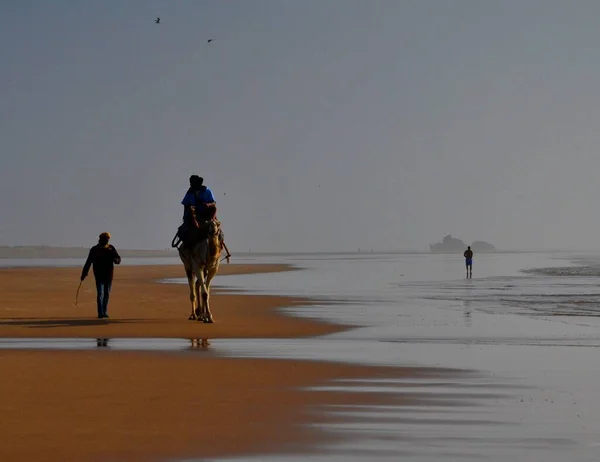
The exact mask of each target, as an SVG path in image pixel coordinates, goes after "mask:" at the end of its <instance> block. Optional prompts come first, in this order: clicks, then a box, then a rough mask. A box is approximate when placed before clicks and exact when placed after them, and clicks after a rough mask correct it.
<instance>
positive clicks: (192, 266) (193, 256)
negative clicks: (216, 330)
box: [178, 220, 222, 323]
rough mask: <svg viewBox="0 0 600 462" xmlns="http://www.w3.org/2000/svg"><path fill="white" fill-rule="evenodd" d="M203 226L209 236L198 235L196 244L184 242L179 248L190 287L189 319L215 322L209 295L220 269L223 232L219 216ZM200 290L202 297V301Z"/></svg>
mask: <svg viewBox="0 0 600 462" xmlns="http://www.w3.org/2000/svg"><path fill="white" fill-rule="evenodd" d="M202 230H203V231H204V230H206V233H203V234H205V235H206V237H202V238H199V239H195V240H194V242H195V243H193V244H189V245H181V246H179V248H178V250H179V258H181V261H182V262H183V266H184V267H185V275H186V276H187V280H188V286H189V288H190V302H191V303H192V314H190V317H189V318H188V319H190V320H194V319H197V320H198V321H202V322H205V323H212V322H214V321H213V317H212V313H211V312H210V308H209V300H208V299H209V291H210V283H211V281H212V278H213V277H215V275H216V274H217V271H218V270H219V257H220V256H221V236H222V234H221V227H220V223H219V222H218V221H217V220H210V221H208V222H206V223H203V226H202ZM200 291H201V300H200V301H198V293H199V292H200Z"/></svg>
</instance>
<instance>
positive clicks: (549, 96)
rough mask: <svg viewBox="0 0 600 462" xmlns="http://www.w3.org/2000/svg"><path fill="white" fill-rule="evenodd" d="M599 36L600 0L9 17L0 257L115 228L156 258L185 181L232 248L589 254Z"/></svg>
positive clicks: (102, 10)
mask: <svg viewBox="0 0 600 462" xmlns="http://www.w3.org/2000/svg"><path fill="white" fill-rule="evenodd" d="M156 16H160V17H161V18H162V22H161V24H160V25H156V24H154V22H153V21H154V18H155V17H156ZM599 17H600V2H597V1H572V2H566V1H555V0H539V1H527V0H519V1H517V0H505V1H491V0H490V1H487V0H484V1H479V0H472V1H459V0H455V1H450V0H448V1H446V0H439V1H434V0H413V1H400V0H394V1H392V0H390V1H378V0H368V1H367V0H362V1H354V0H303V1H300V0H298V1H289V0H273V1H254V0H238V1H217V0H214V1H200V0H189V1H158V0H136V1H134V0H103V1H101V2H100V1H92V0H87V1H85V0H77V1H76V0H71V1H66V0H56V1H52V2H50V1H34V0H6V1H4V2H0V18H1V19H2V26H1V27H0V62H1V63H2V66H1V67H0V79H1V80H0V103H1V107H2V111H0V142H1V150H0V152H1V158H0V159H1V165H2V168H1V169H0V194H1V197H2V201H1V205H0V244H8V245H15V244H48V245H89V244H93V243H94V241H95V239H96V236H97V234H98V233H99V232H100V231H104V230H108V231H110V232H111V233H112V234H113V241H114V243H115V245H116V246H118V247H122V248H125V247H128V248H165V247H168V246H169V244H170V241H171V238H172V236H173V234H174V232H175V230H176V228H177V226H178V225H179V222H180V218H181V212H182V207H181V205H180V201H181V199H182V197H183V194H184V193H185V190H186V188H187V186H188V177H189V176H190V175H191V174H193V173H195V174H199V175H201V176H203V177H204V178H205V180H206V183H207V184H208V186H210V187H211V188H212V190H213V192H214V193H215V196H216V198H217V202H218V206H219V215H220V217H221V219H222V221H223V226H224V230H225V233H226V236H227V240H228V245H229V246H230V248H231V250H232V251H236V250H237V251H247V250H248V249H252V250H253V251H269V250H272V251H286V250H290V251H323V250H356V249H357V248H359V247H360V248H364V249H369V248H374V249H406V250H427V249H428V244H429V243H433V242H436V241H438V240H440V239H441V237H442V236H443V235H444V234H447V233H452V234H453V235H455V236H457V237H460V238H462V239H463V240H465V241H468V242H471V241H472V240H475V239H484V240H488V241H491V242H493V243H494V244H496V246H497V247H501V248H532V247H535V248H582V247H585V246H592V247H594V248H600V238H599V237H598V236H600V219H599V218H598V214H597V213H596V209H597V205H596V204H597V202H598V198H599V197H600V182H599V181H598V178H597V177H598V172H600V154H599V152H598V150H599V147H600V104H599V103H600V92H599V87H600V84H599V82H600V46H599V44H600V26H599V24H600V23H599V20H598V18H599ZM208 38H214V42H213V43H211V44H207V43H206V41H207V39H208ZM225 193H226V195H224V194H225Z"/></svg>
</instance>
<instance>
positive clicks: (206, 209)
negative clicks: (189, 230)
mask: <svg viewBox="0 0 600 462" xmlns="http://www.w3.org/2000/svg"><path fill="white" fill-rule="evenodd" d="M203 183H204V179H203V178H202V177H200V176H198V175H192V176H191V177H190V187H189V189H188V190H187V192H186V193H185V196H184V197H183V200H182V201H181V205H183V222H184V224H188V225H192V226H193V227H195V228H197V227H198V224H199V222H200V221H206V220H210V219H212V218H214V217H215V215H216V213H217V206H216V201H215V196H214V195H213V193H212V191H211V190H210V189H209V188H207V187H206V186H204V184H203Z"/></svg>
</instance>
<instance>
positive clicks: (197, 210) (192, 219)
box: [171, 175, 231, 263]
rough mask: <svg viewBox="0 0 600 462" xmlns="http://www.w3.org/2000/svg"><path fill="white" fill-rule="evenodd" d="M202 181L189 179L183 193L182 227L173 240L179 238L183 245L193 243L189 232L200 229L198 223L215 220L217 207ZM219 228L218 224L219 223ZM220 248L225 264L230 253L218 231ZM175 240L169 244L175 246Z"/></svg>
mask: <svg viewBox="0 0 600 462" xmlns="http://www.w3.org/2000/svg"><path fill="white" fill-rule="evenodd" d="M203 183H204V179H203V178H202V177H200V176H198V175H192V176H191V177H190V188H189V189H188V190H187V192H186V193H185V196H184V198H183V200H182V201H181V204H182V205H183V207H184V211H183V225H182V226H180V227H179V229H178V231H177V235H176V237H175V238H177V237H179V239H180V240H181V242H182V244H183V245H186V246H187V245H190V243H191V242H192V241H193V239H194V238H193V237H192V236H193V232H191V231H190V230H191V229H193V228H195V229H199V228H200V223H204V222H206V221H209V220H216V221H217V222H218V221H219V220H218V219H217V205H216V201H215V196H214V195H213V193H212V191H211V190H210V189H209V188H207V187H206V186H204V184H203ZM219 227H220V223H219ZM219 232H220V239H221V248H225V250H226V251H227V256H226V257H225V258H226V259H227V263H229V258H230V256H231V255H230V253H229V249H228V248H227V245H226V244H225V241H224V239H223V231H222V230H220V231H219ZM175 242H176V241H175V239H174V240H173V242H172V243H171V245H172V246H174V247H175V246H177V244H176V243H175Z"/></svg>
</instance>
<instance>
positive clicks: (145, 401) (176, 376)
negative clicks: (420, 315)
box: [0, 347, 415, 462]
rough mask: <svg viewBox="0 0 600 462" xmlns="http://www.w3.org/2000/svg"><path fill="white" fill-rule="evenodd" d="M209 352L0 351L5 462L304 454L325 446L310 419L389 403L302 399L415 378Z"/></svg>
mask: <svg viewBox="0 0 600 462" xmlns="http://www.w3.org/2000/svg"><path fill="white" fill-rule="evenodd" d="M209 351H210V347H209V349H208V350H207V351H206V352H205V351H198V352H192V353H190V354H169V353H139V352H110V351H92V352H82V351H66V352H65V351H58V352H56V351H1V352H0V365H1V367H2V375H3V380H1V381H0V396H1V397H2V398H1V399H0V415H2V419H0V460H3V461H11V462H16V461H32V460H35V461H38V462H42V461H49V462H55V461H66V460H73V461H74V460H76V461H106V460H111V461H129V462H134V461H161V460H163V461H164V460H177V459H178V458H179V459H183V458H186V457H188V458H192V457H194V458H198V459H201V458H206V457H215V456H226V455H239V454H251V453H269V452H274V451H294V452H302V451H304V450H307V449H308V448H310V446H311V445H313V444H315V443H317V442H319V441H320V439H321V437H322V436H323V435H322V434H321V433H319V432H318V431H317V430H316V429H311V428H310V427H308V426H301V425H300V424H302V423H308V422H319V421H322V420H323V419H324V418H325V417H324V415H323V414H319V413H309V411H308V409H310V408H312V407H314V406H319V405H323V404H325V403H335V404H349V403H355V402H357V403H363V404H371V403H372V404H377V403H380V402H381V401H382V400H383V397H382V396H381V395H380V394H376V393H371V394H361V396H359V397H357V396H356V394H354V395H350V394H347V393H346V394H345V393H339V392H316V391H314V392H310V391H301V390H299V387H308V386H314V385H318V384H323V383H326V382H327V381H329V380H331V379H334V378H341V377H348V378H351V377H363V376H365V375H369V376H386V377H387V376H406V375H411V376H414V375H415V373H414V371H411V370H410V369H406V370H402V369H397V370H391V369H384V368H367V367H364V368H363V367H357V366H345V365H339V364H331V363H318V362H300V361H278V360H249V359H231V358H230V359H226V358H217V357H210V353H209ZM205 354H208V356H204V355H205ZM308 443H310V444H308Z"/></svg>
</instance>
